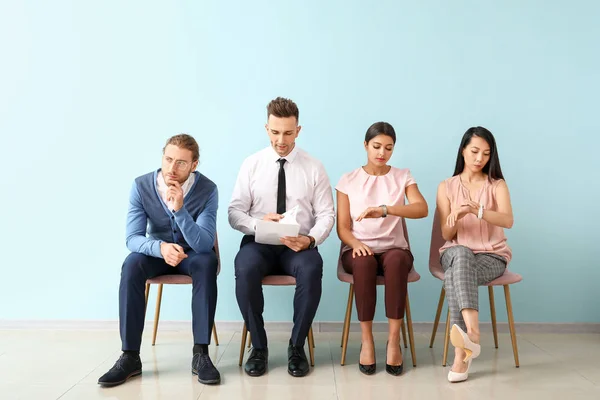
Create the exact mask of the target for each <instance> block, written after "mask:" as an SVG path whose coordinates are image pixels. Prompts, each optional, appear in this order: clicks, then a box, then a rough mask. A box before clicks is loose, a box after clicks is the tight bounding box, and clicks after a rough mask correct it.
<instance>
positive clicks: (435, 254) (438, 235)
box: [429, 207, 446, 277]
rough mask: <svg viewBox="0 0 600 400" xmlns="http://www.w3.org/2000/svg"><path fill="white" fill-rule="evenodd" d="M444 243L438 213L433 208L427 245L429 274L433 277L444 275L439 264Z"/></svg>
mask: <svg viewBox="0 0 600 400" xmlns="http://www.w3.org/2000/svg"><path fill="white" fill-rule="evenodd" d="M444 243H446V241H445V240H444V237H443V236H442V226H441V223H440V212H439V210H438V209H437V207H436V208H435V213H434V215H433V225H432V226H431V242H430V244H429V272H431V274H432V275H433V276H435V277H439V274H440V273H442V274H443V273H444V269H443V268H442V264H441V262H440V248H441V247H442V246H443V245H444Z"/></svg>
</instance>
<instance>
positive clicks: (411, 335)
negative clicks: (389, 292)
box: [406, 293, 417, 367]
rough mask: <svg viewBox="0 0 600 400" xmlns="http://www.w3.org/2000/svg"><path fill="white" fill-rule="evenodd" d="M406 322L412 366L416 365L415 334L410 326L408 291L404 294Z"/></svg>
mask: <svg viewBox="0 0 600 400" xmlns="http://www.w3.org/2000/svg"><path fill="white" fill-rule="evenodd" d="M406 324H407V325H408V341H409V342H410V356H411V357H412V361H413V367H416V366H417V355H416V352H415V335H414V332H413V326H412V317H411V315H410V301H409V300H408V293H407V294H406Z"/></svg>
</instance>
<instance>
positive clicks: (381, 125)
mask: <svg viewBox="0 0 600 400" xmlns="http://www.w3.org/2000/svg"><path fill="white" fill-rule="evenodd" d="M378 135H385V136H389V137H391V138H392V141H393V142H394V144H396V131H394V127H393V126H392V125H390V124H388V123H387V122H375V123H374V124H373V125H371V126H370V127H369V129H367V133H366V134H365V142H367V143H369V142H370V141H371V139H373V138H374V137H375V136H378Z"/></svg>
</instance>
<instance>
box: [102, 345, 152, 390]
mask: <svg viewBox="0 0 600 400" xmlns="http://www.w3.org/2000/svg"><path fill="white" fill-rule="evenodd" d="M141 373H142V360H140V356H139V354H135V355H133V354H129V353H123V354H121V357H119V359H118V360H117V362H116V363H115V365H113V367H112V368H111V369H109V370H108V372H107V373H105V374H104V375H102V376H101V377H100V379H98V384H99V385H102V386H106V387H109V386H117V385H120V384H122V383H125V381H127V379H129V378H132V377H134V376H137V375H140V374H141Z"/></svg>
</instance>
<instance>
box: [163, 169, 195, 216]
mask: <svg viewBox="0 0 600 400" xmlns="http://www.w3.org/2000/svg"><path fill="white" fill-rule="evenodd" d="M195 180H196V175H195V174H194V173H193V172H192V173H191V174H190V176H189V177H188V178H187V179H186V181H185V182H183V185H181V190H183V197H184V198H185V196H186V195H187V194H188V193H189V192H190V189H191V188H192V186H193V185H194V181H195ZM156 190H158V194H159V195H160V198H161V199H162V201H163V202H164V203H165V204H166V205H167V208H168V209H169V210H171V211H173V209H174V207H173V202H172V201H168V200H167V191H168V190H169V186H167V182H165V177H164V176H163V174H162V170H161V171H158V174H156Z"/></svg>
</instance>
